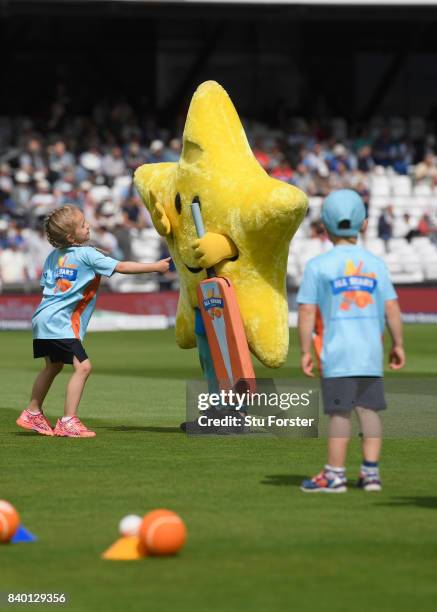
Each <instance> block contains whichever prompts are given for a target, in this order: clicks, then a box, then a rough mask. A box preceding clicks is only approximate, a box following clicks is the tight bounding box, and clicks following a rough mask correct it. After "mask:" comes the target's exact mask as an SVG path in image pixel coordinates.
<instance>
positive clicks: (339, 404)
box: [322, 376, 387, 414]
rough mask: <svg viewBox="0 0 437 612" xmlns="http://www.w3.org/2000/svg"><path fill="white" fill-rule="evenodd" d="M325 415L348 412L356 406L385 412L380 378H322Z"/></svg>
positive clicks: (382, 386)
mask: <svg viewBox="0 0 437 612" xmlns="http://www.w3.org/2000/svg"><path fill="white" fill-rule="evenodd" d="M322 398H323V410H324V413H325V414H333V413H335V412H350V411H351V410H353V409H354V408H356V407H357V406H361V407H362V408H370V409H371V410H385V409H386V408H387V404H386V403H385V397H384V383H383V380H382V378H381V377H380V376H345V377H339V378H322Z"/></svg>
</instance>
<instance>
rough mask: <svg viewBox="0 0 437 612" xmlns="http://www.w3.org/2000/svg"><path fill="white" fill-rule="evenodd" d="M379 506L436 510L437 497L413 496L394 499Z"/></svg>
mask: <svg viewBox="0 0 437 612" xmlns="http://www.w3.org/2000/svg"><path fill="white" fill-rule="evenodd" d="M378 505H379V506H390V507H391V508H394V507H405V506H415V507H416V508H433V509H435V510H437V497H435V496H434V497H429V496H427V495H415V496H409V497H394V498H393V499H392V500H391V501H389V502H386V503H384V504H378Z"/></svg>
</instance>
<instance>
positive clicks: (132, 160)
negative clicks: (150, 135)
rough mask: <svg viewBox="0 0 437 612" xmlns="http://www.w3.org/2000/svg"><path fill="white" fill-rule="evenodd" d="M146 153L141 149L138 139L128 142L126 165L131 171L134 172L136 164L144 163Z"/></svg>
mask: <svg viewBox="0 0 437 612" xmlns="http://www.w3.org/2000/svg"><path fill="white" fill-rule="evenodd" d="M146 159H147V156H146V153H145V152H144V151H143V150H142V148H141V146H140V143H139V142H138V141H134V142H131V143H130V144H129V147H128V150H127V154H126V166H127V168H128V169H129V170H130V171H131V172H135V170H136V169H137V168H138V166H142V165H143V164H145V163H146Z"/></svg>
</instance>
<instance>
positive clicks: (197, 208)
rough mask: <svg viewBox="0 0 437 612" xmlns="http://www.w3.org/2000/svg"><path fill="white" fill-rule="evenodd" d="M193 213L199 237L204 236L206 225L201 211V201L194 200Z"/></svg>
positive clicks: (191, 206)
mask: <svg viewBox="0 0 437 612" xmlns="http://www.w3.org/2000/svg"><path fill="white" fill-rule="evenodd" d="M190 208H191V214H192V215H193V221H194V225H195V226H196V232H197V237H198V238H202V237H203V236H204V235H205V226H204V225H203V219H202V213H201V212H200V206H199V202H196V200H193V202H192V204H191V205H190Z"/></svg>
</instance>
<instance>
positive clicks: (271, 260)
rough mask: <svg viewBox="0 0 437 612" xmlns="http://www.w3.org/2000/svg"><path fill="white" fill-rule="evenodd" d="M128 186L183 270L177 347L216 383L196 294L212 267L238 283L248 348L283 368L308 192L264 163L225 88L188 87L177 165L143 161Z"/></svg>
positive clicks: (270, 364) (267, 362) (213, 85)
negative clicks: (199, 226) (291, 273)
mask: <svg viewBox="0 0 437 612" xmlns="http://www.w3.org/2000/svg"><path fill="white" fill-rule="evenodd" d="M134 182H135V186H136V188H137V190H138V192H139V193H140V195H141V198H142V199H143V201H144V203H145V205H146V207H147V209H148V211H149V212H150V214H151V217H152V220H153V224H154V226H155V228H156V230H157V231H158V232H159V234H161V236H164V237H165V238H166V240H167V243H168V247H169V251H170V253H171V256H172V258H173V261H174V263H175V266H176V268H177V270H178V273H179V277H180V296H179V304H178V310H177V316H176V341H177V343H178V345H179V346H180V347H181V348H193V347H195V346H197V347H198V351H199V357H200V362H201V365H202V369H203V371H204V374H205V376H206V378H207V380H208V381H209V382H210V381H212V380H214V368H213V364H212V361H211V356H210V352H209V348H208V343H207V341H206V337H205V331H204V327H203V323H202V318H201V315H200V311H199V309H198V304H197V294H196V289H197V286H198V284H199V283H200V282H201V281H202V280H204V279H205V278H206V268H211V267H214V268H215V272H216V274H217V276H224V277H226V278H228V279H229V280H230V281H231V282H232V284H233V286H234V288H235V292H236V295H237V300H238V304H239V307H240V311H241V316H242V319H243V324H244V329H245V332H246V337H247V341H248V344H249V348H250V350H251V352H252V353H253V354H254V355H255V356H256V357H257V358H258V359H259V361H260V362H261V363H263V364H264V365H266V366H267V367H270V368H277V367H280V366H281V365H283V363H284V361H285V359H286V357H287V353H288V338H289V333H288V305H287V296H286V285H285V280H286V271H287V258H288V251H289V246H290V240H291V238H292V237H293V235H294V234H295V232H296V230H297V228H298V227H299V224H300V223H301V221H302V219H303V217H304V216H305V212H306V209H307V198H306V196H305V194H304V193H303V192H302V191H300V190H299V189H297V188H296V187H293V186H291V185H288V184H286V183H283V182H281V181H278V180H276V179H273V178H271V177H269V176H268V175H267V174H266V172H265V171H264V170H263V169H262V168H261V166H260V165H259V163H258V162H257V160H256V159H255V157H254V155H253V153H252V151H251V148H250V146H249V143H248V141H247V138H246V134H245V132H244V129H243V126H242V125H241V122H240V119H239V117H238V114H237V112H236V110H235V107H234V105H233V104H232V102H231V100H230V98H229V96H228V94H227V93H226V91H225V90H224V89H223V87H221V85H219V84H218V83H216V82H215V81H207V82H205V83H202V85H200V86H199V87H198V89H197V90H196V92H195V93H194V95H193V98H192V100H191V104H190V108H189V111H188V116H187V120H186V123H185V129H184V135H183V149H182V155H181V158H180V160H179V162H178V163H160V164H145V165H143V166H141V167H139V168H138V169H137V170H136V172H135V177H134ZM193 200H196V201H198V202H199V204H200V207H201V212H202V217H203V221H204V224H205V228H206V230H207V231H206V234H205V235H204V236H203V237H202V238H200V239H198V238H197V236H196V229H195V226H194V223H193V219H192V216H191V211H190V204H191V203H192V202H193Z"/></svg>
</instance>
